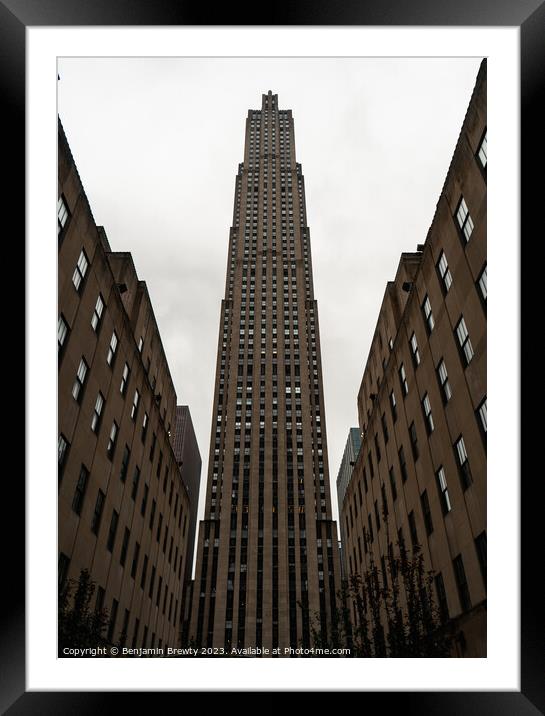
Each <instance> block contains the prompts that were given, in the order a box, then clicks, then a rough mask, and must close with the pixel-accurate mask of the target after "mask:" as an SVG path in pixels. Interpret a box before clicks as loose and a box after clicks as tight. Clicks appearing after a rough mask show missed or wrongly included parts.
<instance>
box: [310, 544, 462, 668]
mask: <svg viewBox="0 0 545 716" xmlns="http://www.w3.org/2000/svg"><path fill="white" fill-rule="evenodd" d="M399 547H400V550H399V551H400V556H399V557H394V556H393V554H389V555H388V556H387V557H385V559H384V563H385V567H386V574H384V572H383V571H382V570H379V569H378V567H377V565H376V564H375V563H374V561H373V559H371V562H370V566H369V568H368V569H367V570H366V571H365V572H364V574H363V575H360V574H353V575H351V577H350V578H349V579H348V580H344V581H343V584H342V586H341V589H340V590H339V591H338V592H337V607H336V609H335V612H334V613H333V616H332V621H331V624H330V625H329V633H327V632H324V630H322V629H321V627H319V626H317V625H319V624H320V622H319V619H318V616H319V615H315V619H314V621H313V623H312V626H311V636H312V642H313V646H314V647H322V648H328V649H333V648H339V647H348V648H349V649H350V654H349V655H348V656H350V657H367V658H370V657H375V658H376V657H379V658H380V657H398V658H399V657H409V658H411V657H412V658H419V657H448V656H450V655H451V653H452V647H453V643H454V636H455V635H454V633H453V629H452V626H451V625H445V624H443V623H442V620H441V614H440V612H439V608H438V606H437V605H436V602H435V598H434V590H433V578H434V573H433V572H432V571H431V570H426V569H425V566H424V559H423V555H422V554H421V551H420V549H419V547H418V546H416V547H415V548H414V549H413V553H412V557H409V556H408V555H407V552H406V550H405V547H404V545H403V544H400V545H399ZM345 656H346V655H345Z"/></svg>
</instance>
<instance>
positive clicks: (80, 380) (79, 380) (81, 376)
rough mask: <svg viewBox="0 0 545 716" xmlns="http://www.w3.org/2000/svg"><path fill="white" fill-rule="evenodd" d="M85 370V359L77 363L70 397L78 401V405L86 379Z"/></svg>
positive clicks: (86, 368)
mask: <svg viewBox="0 0 545 716" xmlns="http://www.w3.org/2000/svg"><path fill="white" fill-rule="evenodd" d="M87 370H88V367H87V363H86V362H85V359H84V358H82V359H81V360H80V362H79V367H78V372H77V373H76V380H75V381H74V386H73V387H72V396H73V398H74V400H77V401H78V403H79V402H80V401H81V397H82V388H83V386H84V384H85V378H86V377H87Z"/></svg>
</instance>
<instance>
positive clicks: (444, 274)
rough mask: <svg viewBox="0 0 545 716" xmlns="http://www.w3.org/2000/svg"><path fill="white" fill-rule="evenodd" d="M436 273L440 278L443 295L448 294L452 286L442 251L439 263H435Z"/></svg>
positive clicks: (450, 275)
mask: <svg viewBox="0 0 545 716" xmlns="http://www.w3.org/2000/svg"><path fill="white" fill-rule="evenodd" d="M437 271H438V273H439V276H440V277H441V284H442V286H443V290H444V292H445V293H448V290H449V288H450V287H451V286H452V274H451V273H450V269H449V267H448V261H447V257H446V256H445V252H444V251H441V255H440V256H439V261H438V262H437Z"/></svg>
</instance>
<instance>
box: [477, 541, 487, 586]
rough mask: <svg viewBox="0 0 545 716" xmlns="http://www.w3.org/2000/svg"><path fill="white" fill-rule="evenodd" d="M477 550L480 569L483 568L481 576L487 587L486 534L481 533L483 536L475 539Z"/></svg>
mask: <svg viewBox="0 0 545 716" xmlns="http://www.w3.org/2000/svg"><path fill="white" fill-rule="evenodd" d="M475 549H476V550H477V557H478V559H479V567H480V568H481V575H482V577H483V581H484V586H485V587H486V532H481V534H480V535H478V537H476V538H475Z"/></svg>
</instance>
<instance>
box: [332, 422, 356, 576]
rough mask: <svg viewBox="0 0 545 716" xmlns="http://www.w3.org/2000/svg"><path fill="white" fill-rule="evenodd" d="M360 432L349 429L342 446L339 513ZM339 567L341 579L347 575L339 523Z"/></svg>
mask: <svg viewBox="0 0 545 716" xmlns="http://www.w3.org/2000/svg"><path fill="white" fill-rule="evenodd" d="M361 436H362V435H361V430H360V428H350V430H349V431H348V438H347V439H346V445H345V446H344V452H343V456H342V460H341V466H340V468H339V473H338V475H337V500H338V504H339V512H340V510H341V509H342V506H343V502H344V496H345V494H346V489H347V487H348V485H349V484H350V480H351V479H352V473H353V472H354V465H355V464H356V460H357V458H358V454H359V451H360V447H361ZM340 528H341V546H340V549H341V567H342V576H343V579H344V578H345V577H346V575H347V574H348V570H347V567H346V561H345V553H344V549H343V545H345V544H346V534H345V533H344V526H343V523H342V522H341V524H340Z"/></svg>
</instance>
